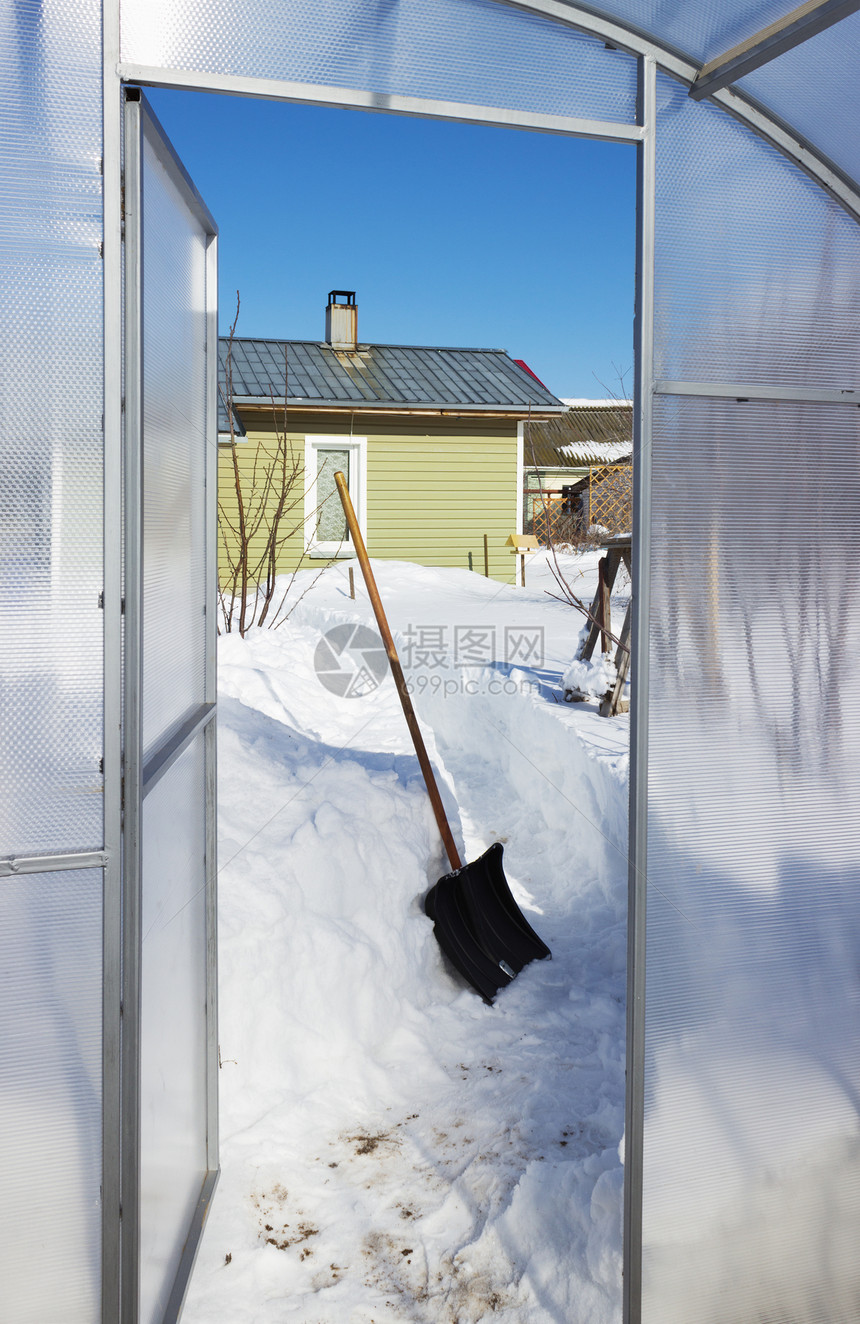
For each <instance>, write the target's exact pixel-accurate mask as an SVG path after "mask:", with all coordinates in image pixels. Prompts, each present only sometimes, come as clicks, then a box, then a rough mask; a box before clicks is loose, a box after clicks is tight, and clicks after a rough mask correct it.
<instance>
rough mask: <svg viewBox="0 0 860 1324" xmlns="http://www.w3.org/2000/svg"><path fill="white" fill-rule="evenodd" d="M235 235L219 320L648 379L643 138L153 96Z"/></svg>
mask: <svg viewBox="0 0 860 1324" xmlns="http://www.w3.org/2000/svg"><path fill="white" fill-rule="evenodd" d="M147 96H148V97H149V99H150V102H151V104H152V105H153V107H154V109H155V111H156V114H157V115H158V117H159V119H160V120H161V122H162V124H163V126H164V128H165V129H166V131H167V133H168V136H169V137H170V139H171V140H172V142H173V144H174V146H175V147H176V149H177V151H178V153H179V155H180V156H181V158H182V160H183V161H184V163H185V166H186V168H187V169H188V171H189V173H190V175H191V177H192V178H193V180H194V182H195V183H196V185H197V187H198V188H199V190H200V192H201V193H202V195H203V197H204V198H205V199H206V202H207V203H208V205H209V208H210V210H211V211H212V213H213V215H214V217H215V219H216V221H217V222H218V226H219V232H220V291H219V298H220V305H221V314H220V320H221V327H222V330H224V329H225V328H226V326H227V325H228V324H229V321H230V320H231V317H232V313H233V311H234V309H235V300H236V290H237V289H238V290H239V291H240V293H241V298H242V310H241V315H240V319H239V326H238V334H240V335H244V336H268V337H274V338H278V337H282V338H287V339H296V340H302V339H305V340H313V339H319V340H321V339H322V338H323V329H324V318H325V304H326V296H327V294H328V291H329V290H331V289H349V290H355V291H356V292H357V299H356V301H357V304H358V322H359V338H360V340H362V341H370V342H377V343H385V344H405V345H464V346H475V347H486V348H502V349H506V350H508V352H509V353H510V354H511V355H512V356H513V357H514V358H518V359H525V360H526V362H527V363H528V364H529V366H530V367H531V368H532V369H533V371H534V372H535V373H536V374H537V375H538V377H540V378H541V380H542V381H544V382H545V383H546V385H547V386H548V387H549V388H550V390H551V391H554V392H555V393H556V394H557V395H562V396H586V397H599V396H603V395H605V394H607V393H610V394H620V393H621V389H622V388H621V386H620V384H619V374H620V373H621V372H624V373H625V374H626V375H625V377H624V387H625V388H626V390H627V392H628V393H629V391H630V390H631V389H632V363H633V288H634V235H635V217H634V202H635V156H634V150H633V149H632V148H630V147H626V146H618V145H615V144H606V143H596V142H586V141H580V140H576V139H572V138H562V137H556V136H553V135H549V134H535V133H522V132H517V131H514V130H506V129H495V128H486V127H483V126H475V125H468V124H448V123H441V122H435V121H430V120H415V119H411V118H406V117H403V116H395V115H379V114H366V113H363V112H360V111H347V110H328V109H320V108H317V107H311V106H291V105H285V104H281V103H275V102H267V101H257V100H250V99H245V98H238V97H225V96H211V95H203V94H201V93H193V92H171V91H165V90H151V91H149V92H147Z"/></svg>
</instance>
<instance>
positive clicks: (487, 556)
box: [484, 533, 490, 579]
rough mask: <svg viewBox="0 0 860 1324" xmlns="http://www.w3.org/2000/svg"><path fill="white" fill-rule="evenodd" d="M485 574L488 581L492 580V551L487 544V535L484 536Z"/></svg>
mask: <svg viewBox="0 0 860 1324" xmlns="http://www.w3.org/2000/svg"><path fill="white" fill-rule="evenodd" d="M484 574H485V575H486V577H487V579H489V578H490V549H489V546H488V544H487V535H486V533H485V534H484Z"/></svg>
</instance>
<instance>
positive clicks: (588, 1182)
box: [183, 552, 628, 1324]
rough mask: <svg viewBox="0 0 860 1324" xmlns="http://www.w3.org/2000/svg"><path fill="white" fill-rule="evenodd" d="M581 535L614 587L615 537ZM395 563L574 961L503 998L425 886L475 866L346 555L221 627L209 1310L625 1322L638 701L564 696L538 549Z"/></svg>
mask: <svg viewBox="0 0 860 1324" xmlns="http://www.w3.org/2000/svg"><path fill="white" fill-rule="evenodd" d="M563 562H564V567H565V570H566V573H567V575H568V578H569V580H570V582H571V583H572V585H573V587H574V588H575V591H577V592H578V593H580V594H581V596H582V597H584V598H585V599H586V600H587V601H589V602H590V600H591V597H592V595H593V593H594V588H595V584H596V565H597V553H593V552H592V553H586V554H584V555H582V556H572V555H571V556H567V557H564V558H563ZM375 570H376V573H377V577H378V582H379V587H380V591H381V594H382V597H383V601H384V603H385V605H386V609H387V612H388V615H389V619H390V622H391V625H392V628H393V630H394V632H395V635H396V638H397V642H398V649H399V651H400V654H401V659H402V661H403V664H404V669H405V671H406V673H407V677H408V679H409V682H410V686H411V688H412V691H413V697H414V702H415V705H416V708H417V711H418V714H419V718H420V720H421V723H422V727H423V730H424V732H425V738H426V741H427V746H428V750H429V753H430V757H431V759H432V761H433V763H434V766H435V768H436V769H437V771H438V774H439V779H440V784H441V789H442V795H443V799H444V801H445V804H446V808H447V809H448V811H449V815H450V819H451V822H452V825H453V829H454V835H455V837H456V839H457V841H458V843H459V845H460V846H461V847H462V849H463V854H464V858H465V859H469V860H473V859H475V858H476V857H477V856H478V855H480V854H481V853H482V852H483V851H484V850H485V849H486V848H487V847H488V846H489V845H490V844H491V843H492V842H493V841H502V842H503V843H504V846H505V869H506V874H507V877H508V879H509V881H510V883H511V885H512V888H513V890H514V893H515V895H516V897H517V899H518V901H519V903H520V905H521V906H522V908H523V911H524V913H525V914H526V915H527V917H528V918H529V920H530V922H531V923H532V925H533V927H534V928H535V929H537V931H538V933H539V934H540V935H541V937H542V938H544V940H545V941H546V942H547V943H548V944H549V946H550V947H551V948H552V952H553V959H552V961H542V962H535V963H533V964H532V965H530V966H528V967H527V968H526V969H525V970H524V971H523V972H522V973H521V974H520V975H519V977H518V978H517V979H516V980H515V981H514V982H513V983H512V984H511V985H510V986H509V987H508V988H507V989H505V990H503V991H502V992H501V993H500V995H499V996H498V998H497V1000H496V1003H495V1005H494V1006H492V1007H490V1006H487V1005H485V1004H484V1003H483V1002H482V1001H481V999H480V998H479V997H478V996H477V995H476V994H475V993H474V992H472V990H471V989H469V988H467V987H466V986H465V985H464V984H463V983H462V981H461V980H460V979H459V977H458V976H456V974H454V973H453V972H452V971H451V969H450V968H449V967H447V966H446V963H445V961H444V959H443V957H442V955H441V953H440V951H439V948H438V946H437V944H436V941H435V939H434V936H433V930H432V925H431V923H430V921H429V920H428V919H427V918H426V917H425V915H424V913H423V910H422V905H421V902H422V898H423V895H424V893H425V892H426V891H427V889H428V887H429V886H430V885H432V883H434V882H435V881H436V879H437V878H438V877H439V876H440V875H441V874H442V873H445V872H447V869H448V865H447V862H446V860H445V859H444V857H443V853H442V848H441V843H440V841H439V837H438V833H437V830H436V826H435V823H434V820H433V816H432V812H431V809H430V805H429V801H428V798H427V795H426V792H425V790H424V785H423V782H422V780H421V776H420V772H419V769H418V763H417V760H416V758H415V755H414V753H413V751H412V747H411V744H410V742H409V737H408V732H407V729H406V725H405V722H404V719H403V715H402V712H401V709H400V705H399V703H398V700H397V696H396V693H395V691H394V687H393V683H392V681H391V679H390V677H389V676H388V675H387V674H385V676H384V679H383V680H382V681H381V683H379V684H377V683H376V675H377V674H378V671H375V668H378V664H379V661H380V659H379V655H378V653H376V654H374V650H373V648H372V647H370V648H366V649H365V652H364V653H363V654H362V652H361V646H362V645H366V644H367V640H366V639H365V640H363V641H362V639H361V636H360V635H359V636H355V633H354V632H355V629H356V627H357V626H361V625H363V626H366V627H372V626H373V617H372V613H371V609H370V604H369V602H368V599H367V595H366V593H365V591H364V588H363V585H361V583H360V576H359V575H358V571H357V568H356V585H357V587H356V599H355V600H354V601H353V600H352V599H351V598H350V596H349V591H348V582H347V569H346V566H345V565H343V564H338V565H335V566H333V567H331V568H330V569H329V570H327V571H325V572H324V574H323V575H322V576H321V577H320V578H319V579H318V581H317V582H316V583H315V584H314V586H313V587H312V588H311V589H310V591H308V592H307V593H306V595H305V596H304V597H303V598H302V600H301V601H300V603H299V604H298V606H297V607H296V609H295V611H294V612H293V614H292V616H291V617H290V620H289V621H288V622H287V623H286V624H285V625H284V626H283V627H281V628H279V629H276V630H255V631H252V632H251V633H250V634H249V635H248V637H247V638H246V639H244V640H242V639H240V638H239V637H238V635H229V636H225V637H222V639H221V640H220V643H219V670H220V691H221V707H220V728H219V729H220V734H219V796H220V809H219V826H220V879H219V887H220V900H219V925H220V932H219V962H220V999H221V1002H220V1035H219V1038H220V1053H221V1071H220V1085H221V1162H222V1176H221V1182H220V1185H219V1188H218V1191H217V1193H216V1198H215V1202H214V1206H213V1209H212V1212H211V1215H210V1219H209V1223H208V1226H207V1229H206V1233H205V1236H204V1239H203V1244H202V1247H201V1250H200V1254H199V1257H198V1261H197V1265H196V1268H195V1271H194V1276H193V1279H192V1283H191V1287H190V1290H189V1295H188V1300H187V1304H186V1308H185V1312H184V1315H183V1319H184V1321H185V1324H215V1321H218V1322H219V1324H243V1322H244V1321H254V1322H257V1321H259V1322H261V1324H262V1322H263V1321H287V1320H289V1321H297V1322H298V1324H323V1322H325V1324H329V1322H331V1324H347V1322H348V1324H365V1322H367V1324H370V1322H371V1321H372V1322H374V1324H385V1322H387V1321H394V1320H399V1321H403V1320H407V1321H419V1322H420V1321H427V1322H428V1324H431V1322H432V1324H449V1322H450V1324H455V1321H459V1324H470V1322H472V1321H479V1320H485V1319H490V1318H492V1319H493V1320H499V1321H508V1322H509V1324H514V1322H516V1324H538V1322H543V1321H564V1322H565V1324H602V1322H603V1321H606V1324H610V1321H611V1322H612V1324H615V1321H617V1320H618V1318H619V1317H620V1312H621V1305H620V1302H621V1214H622V1166H621V1151H620V1146H621V1141H622V1132H623V1123H624V997H625V949H626V938H625V918H626V835H627V789H626V781H627V738H628V733H627V728H628V721H627V718H626V717H619V718H614V719H605V718H601V717H599V716H598V715H597V711H596V704H595V703H588V704H576V705H571V704H565V703H564V702H563V700H562V675H563V673H564V671H565V669H566V667H567V665H568V663H569V662H570V660H571V658H572V657H573V653H574V650H575V647H576V642H577V638H578V636H579V633H580V629H581V626H582V624H583V622H582V617H581V616H579V615H578V614H577V613H576V612H575V611H574V610H573V609H572V608H570V607H569V606H567V605H564V604H562V603H561V602H558V601H555V600H553V599H552V598H551V597H550V596H548V594H547V592H546V590H547V589H550V590H551V591H556V587H555V583H554V580H553V578H552V576H551V574H550V571H549V568H548V566H547V564H546V559H545V555H544V554H543V553H541V554H539V556H538V557H536V558H535V559H534V560H533V561H532V562H531V563H530V564H529V567H528V573H527V580H528V587H527V588H525V589H522V588H515V587H513V586H502V585H499V584H497V583H495V582H494V581H492V580H486V579H484V578H483V577H482V576H479V575H475V574H470V573H469V572H467V571H455V570H430V569H422V568H420V567H416V566H413V565H407V564H404V563H401V562H377V563H376V564H375ZM310 578H311V576H310V575H308V576H307V577H305V578H304V579H303V578H302V577H301V576H300V577H299V583H298V585H297V589H298V591H299V592H300V591H301V589H302V588H303V587H304V586H305V585H306V584H307V583H308V582H309V581H310ZM617 587H618V592H619V597H617V598H615V599H614V601H613V607H614V611H615V612H616V615H615V618H614V619H615V624H616V626H620V622H621V613H622V611H623V606H624V598H623V594H624V593H625V591H627V590H626V589H625V588H624V586H623V585H622V584H620V583H619V585H618V586H617ZM338 626H345V627H347V628H346V630H345V631H343V630H342V631H341V632H340V634H339V635H337V634H336V635H335V636H333V640H332V642H333V647H334V656H335V658H337V657H338V656H339V657H340V661H341V663H342V671H343V675H342V676H340V677H339V676H338V674H337V672H336V671H334V670H333V664H332V662H331V657H332V654H331V653H327V651H326V645H325V644H321V640H322V638H323V636H324V635H326V634H327V633H328V632H329V631H331V630H332V629H335V628H336V627H338ZM344 639H346V640H347V641H348V642H349V641H352V643H353V644H354V645H355V648H354V649H353V650H352V651H351V650H350V648H349V647H347V649H346V651H345V652H343V653H339V651H338V650H339V649H340V648H342V646H343V643H344ZM356 649H357V650H358V651H356ZM362 656H363V657H364V659H365V660H366V661H367V664H368V666H367V670H366V671H365V672H364V673H362V672H361V671H360V670H351V668H353V663H354V661H355V659H356V658H359V659H360V658H361V657H362ZM326 658H327V659H328V661H326ZM315 660H316V666H315ZM337 665H338V664H337V661H335V663H334V667H336V666H337ZM326 668H327V671H326ZM320 671H326V675H325V676H324V678H323V679H324V680H325V683H323V680H321V678H320V675H319V674H318V673H319V672H320ZM350 677H352V679H353V689H354V691H355V692H353V693H351V694H345V695H342V694H340V693H336V692H334V691H335V690H336V689H337V688H338V685H340V688H341V689H342V688H343V687H344V685H345V684H346V681H347V680H349V679H350Z"/></svg>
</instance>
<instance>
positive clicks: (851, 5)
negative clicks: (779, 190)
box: [520, 0, 860, 183]
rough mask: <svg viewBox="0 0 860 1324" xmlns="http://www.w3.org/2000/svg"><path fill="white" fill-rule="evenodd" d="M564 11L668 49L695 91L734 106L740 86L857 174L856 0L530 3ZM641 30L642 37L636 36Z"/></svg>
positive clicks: (859, 39) (859, 16)
mask: <svg viewBox="0 0 860 1324" xmlns="http://www.w3.org/2000/svg"><path fill="white" fill-rule="evenodd" d="M520 7H523V8H529V9H540V10H541V11H542V12H544V13H550V12H551V13H554V14H556V15H557V16H559V17H561V16H563V15H564V14H565V11H566V12H567V13H568V14H571V11H573V12H575V13H576V14H577V15H585V14H586V13H591V14H592V15H594V16H595V17H596V16H600V17H601V18H604V19H607V20H609V21H610V22H611V23H613V24H617V25H618V28H619V32H618V37H619V42H620V43H622V44H623V42H624V35H625V33H626V34H627V35H628V36H629V37H630V38H631V39H632V40H633V43H634V48H636V49H641V45H640V43H641V42H643V41H644V42H645V43H651V42H653V43H654V44H655V45H656V46H658V47H660V48H662V50H663V51H664V52H665V53H667V54H668V55H670V56H671V57H674V62H675V69H674V72H677V73H678V74H679V75H680V76H682V77H687V78H689V79H690V80H693V79H695V80H696V84H697V85H696V86H695V87H694V88H693V89H692V95H694V96H697V97H698V96H699V95H705V96H706V95H713V94H715V93H718V92H719V91H720V90H721V89H722V88H727V89H728V91H727V92H724V93H723V95H722V96H720V97H719V99H720V100H721V101H722V102H723V104H724V105H726V106H727V108H729V109H731V108H732V100H733V98H734V97H736V96H740V97H742V98H743V99H744V100H745V101H747V102H749V103H752V104H753V105H754V106H755V107H757V108H760V109H761V110H762V111H764V112H765V113H766V114H767V115H768V116H769V117H770V118H773V119H775V120H777V121H778V122H782V123H783V124H784V125H785V126H786V127H787V128H789V129H790V130H791V131H792V132H793V134H794V135H795V136H796V137H798V138H800V139H801V140H802V141H805V142H806V143H807V144H808V145H809V147H811V148H812V150H813V151H814V152H815V153H816V154H817V155H819V156H821V157H823V158H824V159H825V160H826V161H827V162H828V163H829V164H831V165H832V166H833V167H835V169H836V170H837V171H838V172H840V173H841V174H843V175H844V176H846V177H847V178H848V179H849V180H851V181H853V182H855V183H856V182H857V181H858V180H860V135H858V133H857V125H858V122H860V80H858V69H860V59H858V57H860V13H858V12H857V11H858V9H860V4H858V2H857V0H811V3H807V4H803V5H800V6H799V7H797V8H796V9H790V8H789V7H788V6H786V5H785V4H784V3H781V0H617V2H616V3H614V4H599V5H591V6H589V7H588V9H587V10H586V9H585V7H583V6H579V5H570V4H566V3H564V0H561V3H551V4H546V3H544V4H540V3H538V4H527V5H523V6H520ZM637 39H638V40H637Z"/></svg>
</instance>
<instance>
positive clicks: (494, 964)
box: [334, 473, 552, 1002]
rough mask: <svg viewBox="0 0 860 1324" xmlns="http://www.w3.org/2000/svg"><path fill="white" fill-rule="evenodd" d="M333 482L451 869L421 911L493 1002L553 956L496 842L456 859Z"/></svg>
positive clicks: (341, 481)
mask: <svg viewBox="0 0 860 1324" xmlns="http://www.w3.org/2000/svg"><path fill="white" fill-rule="evenodd" d="M334 481H335V483H336V484H337V490H338V492H339V493H340V499H341V503H342V505H343V511H344V514H345V516H346V522H347V524H348V525H349V531H350V533H351V535H352V541H353V544H354V546H355V551H356V555H357V556H358V561H359V564H360V566H361V573H362V574H363V575H364V582H365V584H366V585H367V593H368V597H369V598H370V605H371V606H372V607H373V614H374V616H375V617H376V624H377V626H378V627H379V633H380V635H381V637H382V642H383V644H384V645H385V651H386V654H387V655H388V663H389V666H390V667H391V675H392V676H393V678H394V685H395V688H396V690H397V693H398V695H399V696H400V703H401V706H402V708H403V715H404V717H405V718H406V725H407V726H408V727H409V734H410V735H411V737H412V743H413V745H414V746H415V753H416V754H417V756H418V763H419V765H420V767H421V772H422V774H423V777H424V784H425V785H426V787H427V793H428V795H429V796H430V803H431V805H432V806H433V813H434V815H435V818H436V824H437V826H438V828H439V833H440V835H441V837H442V842H443V844H444V846H445V851H446V853H447V855H448V859H449V861H450V864H451V872H450V873H446V874H445V875H444V877H442V878H440V879H439V881H438V883H436V884H435V886H433V887H431V889H430V891H429V892H428V893H427V896H426V897H425V899H424V911H425V914H427V915H428V916H429V918H430V919H432V921H433V932H434V933H435V935H436V941H437V942H438V943H439V946H440V947H441V948H442V951H443V952H444V953H445V955H446V956H447V957H448V959H449V961H450V962H451V964H452V965H453V966H454V967H455V968H456V969H457V970H459V972H460V974H461V975H463V977H464V978H465V979H466V980H467V982H468V983H469V984H471V986H472V988H474V989H475V990H476V992H478V993H480V995H481V997H482V998H483V999H484V1001H485V1002H492V1001H493V999H494V997H495V996H496V994H497V993H498V991H499V989H501V988H504V987H505V986H506V985H507V984H510V982H511V980H512V979H515V978H516V976H517V975H518V974H519V972H520V971H521V970H522V968H523V966H525V965H528V963H529V961H534V960H542V959H544V958H546V957H548V956H551V955H552V953H551V952H550V949H549V948H548V947H547V945H546V943H544V942H542V941H541V939H540V938H539V937H538V935H537V934H536V933H535V931H534V929H533V928H532V927H531V926H530V924H529V923H528V922H527V920H526V918H525V916H524V915H523V913H522V911H521V910H520V908H519V906H518V905H517V903H516V901H515V900H514V897H513V894H512V893H511V889H510V887H509V886H508V882H507V879H506V878H505V872H504V869H503V867H502V854H503V848H502V845H501V843H500V842H496V843H495V844H494V845H492V846H491V847H490V848H489V850H487V851H485V852H484V854H483V855H482V856H480V858H479V859H477V860H475V861H474V863H472V864H463V862H462V860H461V859H460V855H459V852H458V850H457V847H456V845H455V843H454V838H453V835H452V833H451V828H450V826H449V823H448V819H447V817H446V814H445V810H444V807H443V805H442V797H441V796H440V794H439V787H438V786H437V785H436V778H435V776H434V775H433V769H432V767H431V765H430V759H429V758H428V756H427V750H426V748H425V745H424V739H423V737H422V735H421V728H420V727H419V725H418V720H417V718H416V716H415V710H414V708H413V707H412V700H411V698H410V696H409V691H408V689H407V687H406V680H405V678H404V675H403V669H402V667H401V666H400V659H399V658H398V656H397V649H396V648H395V647H394V639H393V638H392V635H391V630H390V629H389V628H388V621H387V619H386V616H385V612H384V610H383V607H382V601H381V599H380V596H379V590H378V589H377V587H376V580H375V579H374V577H373V571H372V570H371V568H370V560H369V558H368V555H367V548H366V547H365V545H364V539H363V538H362V536H361V530H360V528H359V527H358V520H357V519H356V517H355V511H354V510H353V507H352V501H351V500H350V495H349V490H348V488H347V485H346V479H345V478H344V476H343V474H342V473H336V474H335V476H334Z"/></svg>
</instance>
